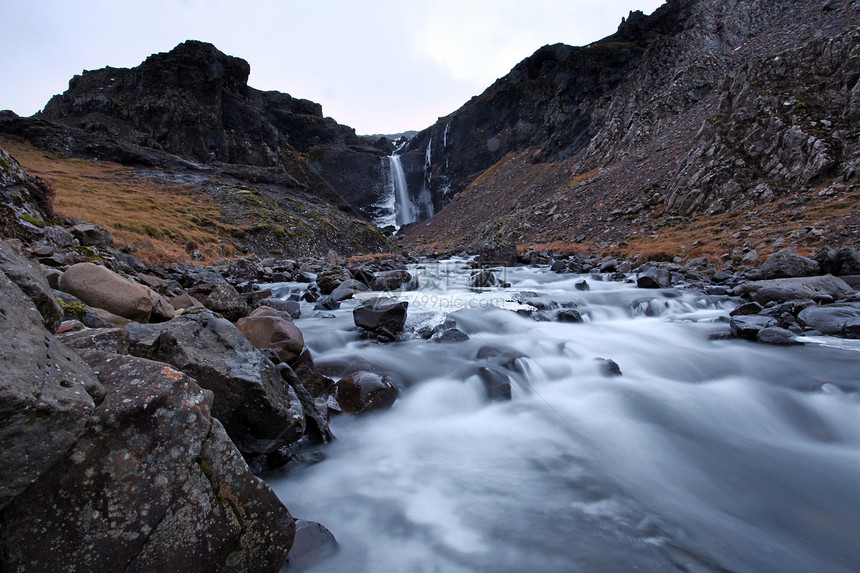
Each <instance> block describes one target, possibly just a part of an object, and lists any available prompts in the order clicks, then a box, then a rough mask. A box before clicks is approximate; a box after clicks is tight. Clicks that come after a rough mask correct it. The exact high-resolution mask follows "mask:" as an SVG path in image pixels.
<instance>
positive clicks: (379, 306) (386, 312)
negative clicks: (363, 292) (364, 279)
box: [352, 297, 409, 340]
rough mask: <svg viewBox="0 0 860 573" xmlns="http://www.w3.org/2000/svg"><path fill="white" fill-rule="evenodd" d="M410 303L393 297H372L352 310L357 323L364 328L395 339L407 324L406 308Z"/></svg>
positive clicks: (377, 334)
mask: <svg viewBox="0 0 860 573" xmlns="http://www.w3.org/2000/svg"><path fill="white" fill-rule="evenodd" d="M408 307H409V303H408V302H406V301H399V300H397V299H393V298H385V297H378V298H371V299H368V300H366V301H364V302H362V303H361V304H359V305H358V306H357V307H355V309H353V311H352V317H353V320H354V322H355V325H356V326H358V327H360V328H364V329H366V330H367V331H369V332H370V333H371V334H373V335H374V336H376V337H378V338H379V337H382V338H386V339H390V340H393V339H394V337H396V336H397V335H398V334H399V333H401V332H402V331H403V327H404V325H405V324H406V309H407V308H408Z"/></svg>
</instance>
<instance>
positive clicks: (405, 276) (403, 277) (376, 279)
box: [370, 270, 418, 291]
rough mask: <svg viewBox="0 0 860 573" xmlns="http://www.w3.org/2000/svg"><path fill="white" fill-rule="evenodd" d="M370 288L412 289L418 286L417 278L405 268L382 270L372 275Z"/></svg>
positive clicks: (389, 289) (382, 289)
mask: <svg viewBox="0 0 860 573" xmlns="http://www.w3.org/2000/svg"><path fill="white" fill-rule="evenodd" d="M370 288H371V289H373V290H380V291H395V290H414V289H416V288H418V280H417V279H416V278H414V277H413V276H412V273H410V272H409V271H406V270H395V271H383V272H379V273H375V274H374V275H373V282H372V283H371V285H370Z"/></svg>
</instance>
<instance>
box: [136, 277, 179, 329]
mask: <svg viewBox="0 0 860 573" xmlns="http://www.w3.org/2000/svg"><path fill="white" fill-rule="evenodd" d="M143 288H145V289H146V291H147V294H149V300H151V301H152V313H151V314H150V315H149V320H150V322H164V321H167V320H170V319H172V318H173V317H174V316H176V309H175V308H174V307H173V305H172V304H170V302H169V301H168V300H167V299H166V298H165V297H163V296H162V295H160V294H158V293H157V292H156V291H155V290H153V289H151V288H150V287H148V286H144V287H143Z"/></svg>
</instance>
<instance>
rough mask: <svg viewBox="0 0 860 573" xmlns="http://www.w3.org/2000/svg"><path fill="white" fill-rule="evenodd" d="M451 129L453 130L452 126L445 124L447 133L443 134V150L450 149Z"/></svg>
mask: <svg viewBox="0 0 860 573" xmlns="http://www.w3.org/2000/svg"><path fill="white" fill-rule="evenodd" d="M449 129H451V124H450V123H446V124H445V133H443V134H442V148H443V149H444V148H447V147H448V130H449Z"/></svg>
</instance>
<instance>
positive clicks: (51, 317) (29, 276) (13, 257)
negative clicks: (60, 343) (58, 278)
mask: <svg viewBox="0 0 860 573" xmlns="http://www.w3.org/2000/svg"><path fill="white" fill-rule="evenodd" d="M0 271H2V272H3V273H4V274H5V275H6V276H7V277H8V278H9V279H10V280H11V281H12V282H13V283H15V284H16V285H18V288H19V289H21V291H22V292H23V293H24V294H26V295H27V296H28V297H29V298H30V300H32V301H33V304H35V305H36V310H38V311H39V313H40V314H41V315H42V319H43V320H44V321H45V327H46V328H47V329H48V330H50V331H51V332H56V331H57V327H59V326H60V323H61V322H62V321H63V311H62V310H61V309H60V306H59V304H57V299H56V298H55V297H54V292H53V291H52V290H51V286H50V285H49V284H48V280H47V279H46V278H45V275H44V273H43V272H42V270H41V269H40V268H39V266H38V265H37V264H34V263H32V262H30V261H28V260H27V259H25V258H24V257H22V256H21V255H19V254H18V253H17V252H16V251H15V249H13V248H12V247H11V246H10V245H9V244H8V243H6V242H5V241H0Z"/></svg>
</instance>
